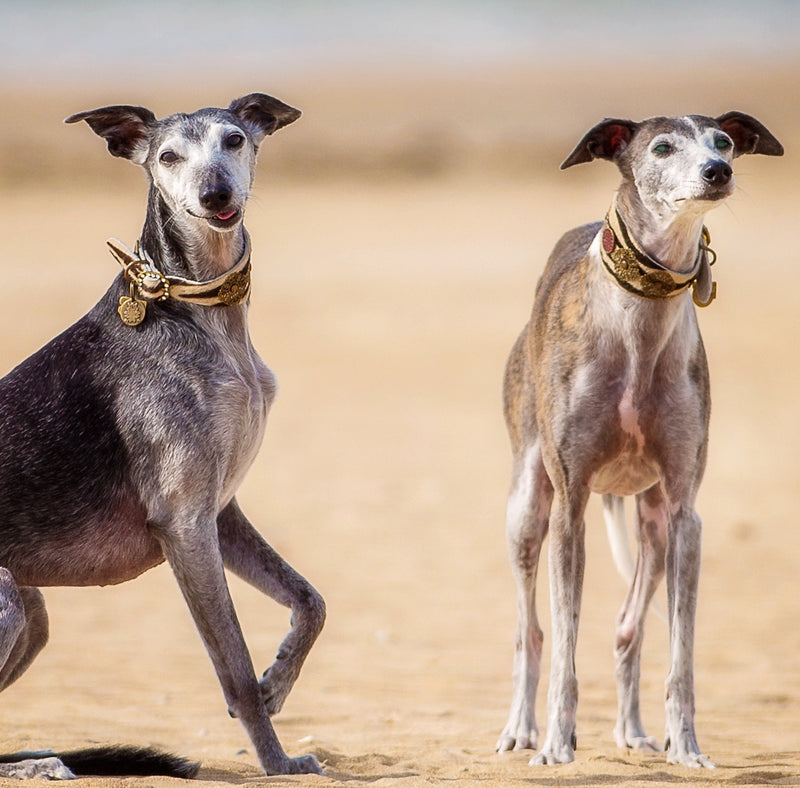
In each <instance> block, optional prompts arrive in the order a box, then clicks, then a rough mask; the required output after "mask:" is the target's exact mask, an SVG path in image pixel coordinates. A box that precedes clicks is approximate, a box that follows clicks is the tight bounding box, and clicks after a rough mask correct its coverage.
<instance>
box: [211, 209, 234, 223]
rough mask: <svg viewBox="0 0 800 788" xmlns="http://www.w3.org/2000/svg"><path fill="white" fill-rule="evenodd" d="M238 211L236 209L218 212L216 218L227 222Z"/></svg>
mask: <svg viewBox="0 0 800 788" xmlns="http://www.w3.org/2000/svg"><path fill="white" fill-rule="evenodd" d="M235 213H236V211H226V212H225V213H218V214H217V215H216V216H215V217H214V218H215V219H219V220H220V221H222V222H227V221H228V219H230V218H231V216H233V215H234V214H235Z"/></svg>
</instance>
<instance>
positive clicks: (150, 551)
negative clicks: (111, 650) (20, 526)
mask: <svg viewBox="0 0 800 788" xmlns="http://www.w3.org/2000/svg"><path fill="white" fill-rule="evenodd" d="M17 536H18V538H19V539H20V540H23V541H18V540H17V539H15V540H13V541H9V540H8V539H7V543H6V544H5V545H3V547H2V549H0V566H5V567H6V568H7V569H8V570H9V571H10V572H11V574H12V575H13V576H14V579H15V580H16V582H17V584H18V585H21V586H95V585H97V586H105V585H115V584H117V583H123V582H125V581H126V580H132V579H133V578H135V577H138V576H139V575H140V574H142V573H143V572H146V571H147V570H148V569H152V568H153V567H154V566H157V565H158V564H160V563H162V562H163V561H164V553H163V551H162V549H161V544H160V543H159V541H158V540H157V539H156V538H155V537H154V536H153V534H152V533H151V531H150V529H149V528H148V526H147V522H146V520H145V518H144V516H143V514H142V513H141V512H140V511H135V512H134V511H128V512H125V511H119V512H117V513H115V514H114V515H112V516H111V517H110V518H109V519H107V520H103V521H93V522H83V523H69V522H65V523H61V524H58V525H56V524H55V523H53V524H52V525H49V526H47V527H44V528H43V527H38V528H35V529H31V530H30V531H28V532H26V533H25V534H24V535H23V534H22V533H19V534H18V535H17Z"/></svg>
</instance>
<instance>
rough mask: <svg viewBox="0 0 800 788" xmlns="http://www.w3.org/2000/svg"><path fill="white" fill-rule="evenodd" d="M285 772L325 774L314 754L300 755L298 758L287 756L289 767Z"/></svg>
mask: <svg viewBox="0 0 800 788" xmlns="http://www.w3.org/2000/svg"><path fill="white" fill-rule="evenodd" d="M285 773H286V774H325V772H324V771H323V770H322V767H321V766H320V765H319V761H318V760H317V756H316V755H301V756H300V757H298V758H289V768H288V769H287V771H286V772H285Z"/></svg>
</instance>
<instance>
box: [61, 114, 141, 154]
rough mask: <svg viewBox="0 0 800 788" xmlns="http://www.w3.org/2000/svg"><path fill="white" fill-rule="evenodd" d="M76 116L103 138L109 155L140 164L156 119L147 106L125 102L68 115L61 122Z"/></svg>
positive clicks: (68, 121) (72, 119) (72, 121)
mask: <svg viewBox="0 0 800 788" xmlns="http://www.w3.org/2000/svg"><path fill="white" fill-rule="evenodd" d="M80 120H85V121H86V122H87V123H88V124H89V126H90V128H91V129H92V131H93V132H94V133H95V134H97V135H98V136H99V137H102V138H103V139H104V140H105V141H106V143H107V144H108V150H109V153H111V155H112V156H121V157H122V158H123V159H130V160H131V161H132V162H134V163H135V164H144V162H145V159H146V158H147V151H148V148H149V146H150V136H151V134H152V132H153V129H154V128H155V125H156V123H157V121H156V116H155V115H154V114H153V113H152V112H150V110H149V109H145V108H144V107H130V106H127V105H117V106H113V107H100V109H90V110H87V111H86V112H78V113H76V114H75V115H70V116H69V117H68V118H66V119H65V120H64V123H77V122H78V121H80Z"/></svg>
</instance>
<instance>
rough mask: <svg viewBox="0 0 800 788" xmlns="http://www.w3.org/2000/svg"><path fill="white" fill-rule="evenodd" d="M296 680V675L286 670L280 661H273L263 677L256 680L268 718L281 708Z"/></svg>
mask: <svg viewBox="0 0 800 788" xmlns="http://www.w3.org/2000/svg"><path fill="white" fill-rule="evenodd" d="M296 678H297V676H296V675H294V674H292V673H291V672H290V671H288V670H287V669H286V666H285V663H284V662H280V661H275V662H274V663H273V664H272V665H271V666H270V667H269V668H267V670H265V671H264V675H263V676H262V677H261V678H260V679H259V680H258V686H259V687H260V688H261V698H262V700H263V701H264V707H265V708H266V710H267V714H269V716H270V717H272V716H273V715H275V714H277V713H278V712H279V711H280V710H281V709H282V708H283V704H284V703H285V702H286V698H287V697H289V692H290V691H291V689H292V687H293V686H294V682H295V679H296Z"/></svg>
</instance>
